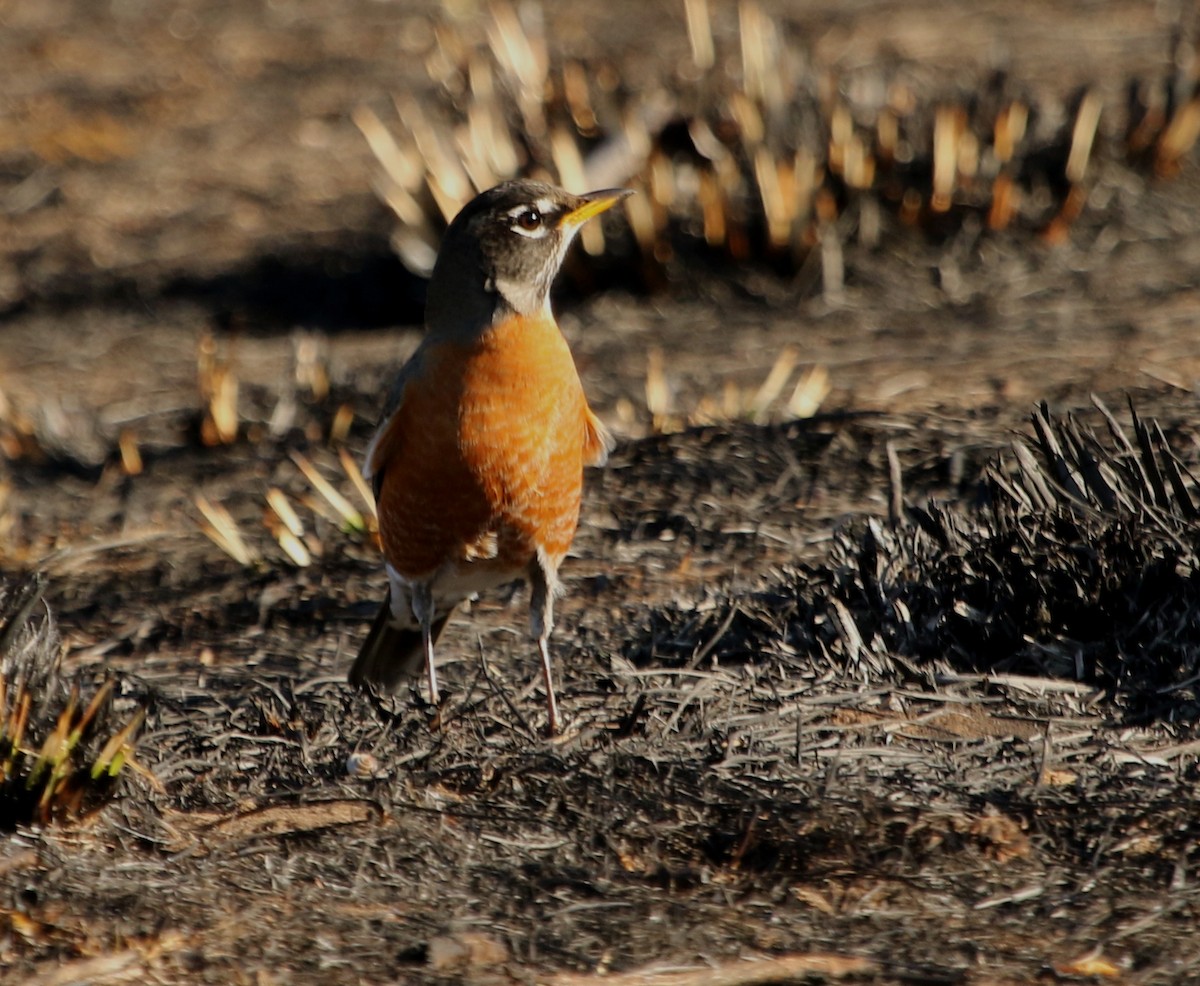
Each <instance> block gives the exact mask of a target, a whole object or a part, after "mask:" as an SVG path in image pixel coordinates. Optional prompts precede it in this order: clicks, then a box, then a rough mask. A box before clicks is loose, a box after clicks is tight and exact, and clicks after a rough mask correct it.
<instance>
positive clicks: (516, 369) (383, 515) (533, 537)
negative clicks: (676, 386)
mask: <svg viewBox="0 0 1200 986" xmlns="http://www.w3.org/2000/svg"><path fill="white" fill-rule="evenodd" d="M588 413H589V412H588V408H587V402H586V400H585V399H584V395H583V389H582V387H581V386H580V383H579V376H578V374H577V373H576V370H575V364H574V361H573V360H572V359H571V354H570V351H569V350H568V348H567V344H566V342H565V340H564V339H563V338H562V335H561V333H560V332H559V331H558V328H557V327H556V326H555V325H554V323H553V322H549V321H545V320H540V319H539V320H530V319H525V320H518V319H512V320H509V321H508V322H506V323H503V324H501V325H498V326H495V327H494V328H492V329H490V330H489V331H488V332H486V333H484V334H483V335H482V336H481V337H479V338H478V339H477V340H474V341H473V342H472V343H470V344H469V345H463V344H459V343H450V342H446V343H440V344H437V345H434V346H431V347H429V348H428V350H427V352H426V355H425V365H424V371H423V372H422V373H421V374H420V375H418V376H416V377H414V378H413V379H412V380H411V381H409V383H408V385H407V387H406V389H405V392H404V399H403V402H402V404H401V406H400V408H399V409H398V411H397V413H396V415H395V416H394V417H393V420H392V423H391V427H393V428H398V429H401V433H400V434H399V435H398V436H397V438H398V440H397V441H395V442H394V443H389V444H390V445H393V446H394V448H395V453H394V454H393V455H392V456H391V458H390V459H389V460H388V461H387V462H386V463H383V464H382V466H383V469H384V472H383V482H382V485H381V488H380V491H379V513H380V535H381V537H382V540H383V546H384V554H385V556H386V557H387V560H388V562H389V563H390V564H391V565H392V567H393V568H395V569H396V570H397V571H398V572H399V573H400V574H402V575H404V576H406V577H409V578H419V577H421V576H424V575H428V574H430V573H432V572H433V571H434V570H436V569H438V568H440V567H442V566H443V565H444V564H446V563H447V562H450V563H456V564H458V565H463V566H465V565H478V564H489V565H492V566H495V567H496V568H497V569H498V570H508V571H510V573H511V574H510V575H509V577H512V575H515V574H518V573H519V572H520V571H521V570H523V569H524V567H525V566H526V565H528V564H529V561H530V560H531V559H532V557H533V555H534V552H535V551H536V550H537V549H538V548H539V547H540V548H542V549H543V550H544V551H545V552H546V554H547V555H548V556H549V558H550V559H551V561H552V562H553V563H554V564H557V563H558V562H560V561H561V560H562V558H563V556H564V555H565V554H566V553H567V549H568V548H569V547H570V544H571V539H572V538H573V537H574V534H575V527H576V524H577V523H578V518H579V501H580V491H581V486H582V478H583V458H584V444H585V440H586V438H587V435H588V434H590V432H589V431H588V427H589V426H588V421H589V419H588ZM492 556H494V560H491V561H489V558H492Z"/></svg>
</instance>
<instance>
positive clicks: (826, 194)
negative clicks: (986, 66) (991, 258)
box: [355, 0, 1200, 300]
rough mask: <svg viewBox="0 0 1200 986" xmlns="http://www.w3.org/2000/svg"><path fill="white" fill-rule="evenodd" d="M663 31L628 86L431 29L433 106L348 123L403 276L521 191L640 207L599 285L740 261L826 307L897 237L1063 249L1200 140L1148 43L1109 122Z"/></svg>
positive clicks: (696, 14) (523, 22) (514, 37)
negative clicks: (671, 49)
mask: <svg viewBox="0 0 1200 986" xmlns="http://www.w3.org/2000/svg"><path fill="white" fill-rule="evenodd" d="M680 12H681V14H684V15H686V16H681V17H680V19H679V32H680V36H681V37H682V36H683V33H684V31H685V20H686V33H687V37H688V40H689V42H690V49H691V58H690V60H689V59H679V60H677V61H671V60H669V59H664V60H663V63H664V64H662V65H661V66H660V67H659V68H658V69H657V70H653V71H651V72H649V73H647V72H646V71H645V69H644V68H643V69H642V71H641V76H640V77H636V78H635V77H634V75H635V72H636V71H637V69H635V68H633V67H631V66H628V65H623V64H621V63H620V62H616V61H613V60H612V59H609V58H605V57H599V58H594V59H589V58H586V57H578V56H572V55H564V54H563V53H562V52H561V51H558V50H557V48H558V47H559V46H556V45H555V44H553V39H551V38H549V37H548V36H547V35H546V33H545V31H544V24H543V23H542V21H541V20H540V18H536V17H528V16H525V15H526V14H528V13H529V11H527V10H525V9H524V8H522V9H520V10H518V9H516V8H515V7H514V6H513V5H510V4H508V3H495V4H492V5H491V7H490V11H489V14H490V16H489V17H488V18H486V19H482V18H481V19H480V20H482V21H484V26H485V30H484V31H480V30H479V27H480V24H479V23H477V22H475V21H474V20H472V21H471V22H470V23H467V22H463V21H455V20H454V19H453V18H451V17H445V18H443V19H442V20H441V21H440V22H439V23H437V25H436V29H435V30H434V31H432V32H429V34H428V36H427V37H426V38H425V41H424V43H423V44H422V45H421V46H420V50H414V51H413V54H414V55H415V56H417V57H419V58H422V59H423V61H424V64H425V67H426V69H427V72H428V75H429V80H430V83H431V84H432V85H433V87H434V93H435V95H436V97H437V98H435V99H432V100H425V101H422V102H420V103H418V102H417V100H416V99H414V98H412V97H411V96H400V97H398V98H397V99H396V103H395V123H391V122H385V118H381V117H380V116H378V115H377V114H376V113H375V112H374V111H373V110H371V109H369V108H367V107H360V108H359V109H358V110H357V111H356V112H355V122H356V123H357V124H358V126H359V128H360V129H361V131H362V132H363V135H364V136H365V137H366V139H367V141H368V143H369V144H370V147H371V149H372V151H373V152H374V154H375V157H376V159H377V160H378V162H379V165H380V173H379V176H378V180H377V189H378V192H379V195H380V197H381V198H382V199H383V200H384V201H385V202H386V203H387V204H388V205H389V206H390V207H391V208H392V210H393V211H394V212H395V213H396V216H397V218H398V219H399V221H400V226H399V228H398V229H397V232H396V236H395V245H396V248H397V251H398V252H399V254H400V256H401V258H402V259H403V261H404V262H405V264H406V265H407V266H408V267H409V268H410V269H412V270H413V271H414V272H418V273H427V272H428V270H429V269H430V268H431V266H432V262H433V258H434V256H435V255H436V245H437V243H438V241H439V239H440V235H441V231H442V230H443V229H444V228H445V224H446V223H448V222H449V221H450V219H451V218H452V217H453V216H454V214H455V213H456V212H457V211H458V210H459V209H460V208H461V207H462V206H463V205H464V204H465V203H466V202H467V201H468V200H469V199H470V198H471V197H472V196H473V195H474V194H475V193H476V192H478V191H480V190H482V189H484V188H487V187H489V186H490V185H493V184H495V183H497V182H499V181H502V180H504V179H508V178H513V177H518V176H527V177H536V178H544V179H549V180H552V181H557V182H558V183H560V184H562V185H565V186H567V187H568V188H570V189H572V190H574V191H583V190H584V189H585V188H598V187H606V186H612V185H623V186H628V187H632V188H635V189H636V190H638V192H639V194H638V195H636V196H633V197H632V198H630V199H628V200H627V201H626V202H625V203H624V215H625V220H626V224H625V228H624V229H621V230H620V231H619V233H617V229H616V224H612V225H611V226H610V228H609V232H608V235H607V239H606V233H605V232H604V231H603V230H602V228H601V226H600V225H599V224H595V225H593V226H591V227H589V228H587V229H585V230H584V231H583V236H582V239H583V245H584V248H585V250H586V251H587V252H588V253H589V254H591V255H593V257H596V258H605V259H606V261H607V263H603V262H602V263H599V264H597V263H595V262H593V263H592V264H590V265H589V268H590V269H591V270H592V271H593V274H594V272H595V271H596V270H602V269H604V268H605V267H606V266H607V267H609V268H610V269H613V270H615V271H616V272H617V273H618V274H621V273H623V274H625V275H626V276H627V277H628V278H629V279H630V280H633V281H635V282H640V283H641V284H642V285H644V286H647V287H650V288H654V287H657V286H660V285H662V284H663V283H665V282H666V281H667V280H668V279H669V278H670V277H671V276H672V275H673V274H675V273H676V272H677V271H678V269H679V267H680V265H679V263H678V260H679V259H680V258H688V259H691V260H693V261H696V260H702V258H704V257H710V258H712V259H716V260H718V261H720V262H722V263H727V262H730V261H732V262H733V263H734V264H741V263H745V262H747V261H751V262H760V263H765V264H766V265H768V266H772V267H775V268H777V269H779V270H780V271H781V272H785V273H788V274H792V273H799V274H801V275H802V279H804V280H807V278H806V277H804V275H806V274H808V273H810V272H811V273H813V274H815V275H816V276H817V277H819V280H820V289H821V290H822V292H823V293H824V294H825V295H826V297H827V298H829V299H830V300H836V299H837V298H839V297H840V296H841V293H842V290H843V282H844V277H845V261H844V257H843V251H842V246H843V244H845V243H848V242H859V243H862V244H864V245H866V246H867V247H868V248H873V247H874V246H876V245H877V244H878V243H879V242H880V241H881V239H882V237H883V236H885V235H887V234H888V233H889V232H890V231H893V230H896V229H900V228H905V227H908V228H915V229H919V230H921V231H922V232H923V233H924V234H925V235H927V236H929V237H931V238H932V239H934V240H937V241H948V240H951V239H953V238H955V237H956V235H957V234H958V233H959V232H960V231H963V230H966V231H968V232H969V234H970V236H971V237H974V236H976V235H977V234H979V233H998V232H1001V231H1004V230H1020V231H1023V232H1024V233H1026V234H1033V235H1036V236H1038V237H1039V238H1041V239H1042V240H1043V241H1044V242H1046V243H1049V244H1058V243H1062V242H1065V241H1066V240H1067V239H1068V238H1069V236H1070V231H1071V228H1072V225H1073V224H1074V223H1075V221H1076V220H1077V219H1078V218H1079V217H1080V216H1081V215H1082V214H1083V213H1084V210H1085V209H1086V208H1087V207H1088V204H1089V197H1091V193H1092V190H1093V188H1094V186H1095V185H1096V184H1097V179H1098V177H1099V178H1102V176H1103V170H1104V168H1105V167H1107V166H1108V165H1109V164H1113V163H1117V164H1123V165H1130V166H1132V167H1134V168H1136V169H1139V170H1141V171H1143V172H1148V173H1152V174H1154V175H1156V176H1159V177H1165V176H1171V175H1174V174H1176V173H1178V171H1179V170H1180V168H1181V164H1182V162H1183V161H1184V160H1186V158H1187V156H1188V155H1189V154H1190V153H1191V151H1192V149H1193V147H1194V145H1195V142H1196V138H1197V135H1198V134H1200V100H1197V98H1196V97H1195V95H1194V93H1195V81H1194V79H1192V78H1191V76H1190V75H1189V74H1188V70H1187V69H1185V68H1184V67H1183V66H1182V64H1176V65H1175V66H1174V67H1172V65H1171V59H1170V57H1169V50H1168V49H1167V46H1166V45H1164V52H1163V54H1164V71H1163V73H1162V77H1160V78H1154V79H1130V80H1129V85H1128V92H1129V93H1130V98H1129V100H1128V101H1127V102H1126V104H1125V105H1105V104H1104V101H1103V100H1102V97H1101V88H1100V87H1099V86H1085V87H1082V88H1080V89H1078V90H1076V91H1074V92H1072V93H1068V94H1063V95H1061V96H1047V95H1046V94H1035V93H1034V92H1032V91H1031V87H1029V86H1027V85H1024V84H1023V83H1022V81H1021V80H1020V79H1018V78H1014V77H1013V76H1012V75H1011V73H1008V72H1005V71H991V72H986V73H985V72H983V71H981V72H980V73H979V74H978V75H977V76H976V77H974V78H970V79H964V78H961V77H958V78H954V79H949V78H947V79H944V80H942V81H941V83H940V84H939V85H938V86H937V87H936V88H935V89H933V91H931V87H929V86H928V85H924V84H922V83H921V81H920V80H922V79H927V78H928V69H927V67H925V66H922V65H920V64H914V63H907V62H905V61H904V60H902V59H900V58H898V57H892V58H880V59H876V60H873V61H871V62H870V63H869V64H865V65H857V66H849V67H843V68H840V69H838V68H823V67H821V66H819V65H818V64H817V63H816V60H815V59H814V58H813V57H812V54H811V52H810V51H809V50H808V49H807V48H806V45H805V43H804V40H803V38H802V37H801V36H799V32H798V31H797V30H796V29H795V28H794V27H793V26H792V25H789V24H788V23H787V22H786V20H776V19H774V18H772V17H771V16H769V15H767V14H766V13H765V12H764V11H762V9H761V8H760V7H759V5H758V4H757V3H756V2H754V0H743V2H742V3H740V4H739V5H738V7H737V11H736V18H734V17H733V16H732V14H733V12H732V10H725V11H721V12H720V15H719V16H713V14H712V12H710V8H709V5H708V4H706V3H699V2H695V3H694V2H690V0H685V3H683V4H682V5H681V11H680ZM1180 30H1181V32H1182V31H1184V30H1185V29H1184V26H1183V25H1182V24H1181V25H1180ZM635 64H636V63H635ZM647 76H648V77H647ZM391 115H392V114H390V113H389V114H387V116H391ZM613 233H617V235H613ZM576 273H579V275H580V279H581V280H586V279H587V277H589V276H592V275H584V274H582V273H581V272H576Z"/></svg>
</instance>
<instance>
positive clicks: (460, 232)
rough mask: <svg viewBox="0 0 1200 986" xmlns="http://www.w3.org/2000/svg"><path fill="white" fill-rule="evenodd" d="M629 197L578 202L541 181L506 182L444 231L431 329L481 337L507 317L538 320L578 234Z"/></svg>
mask: <svg viewBox="0 0 1200 986" xmlns="http://www.w3.org/2000/svg"><path fill="white" fill-rule="evenodd" d="M628 194H630V193H629V192H628V191H625V190H623V189H605V190H603V191H599V192H589V193H587V194H586V195H572V194H571V193H570V192H564V191H563V190H562V189H561V188H556V187H555V186H554V185H548V184H546V183H545V182H541V181H532V180H529V179H518V180H516V181H506V182H504V183H503V184H500V185H497V186H495V187H494V188H489V189H488V190H487V191H486V192H483V193H481V194H480V195H478V196H476V197H475V198H474V199H472V200H471V201H470V202H468V203H467V204H466V205H465V206H464V207H463V209H462V211H461V212H459V214H458V215H457V216H455V217H454V221H453V222H452V223H451V224H450V226H449V228H448V229H447V230H446V235H445V237H444V238H443V240H442V247H441V250H440V251H439V252H438V258H437V264H436V265H435V266H434V268H433V277H432V278H431V280H430V282H429V299H428V303H427V308H426V321H427V323H428V324H429V327H430V328H431V329H450V330H455V329H457V330H459V331H461V330H463V329H467V330H468V331H469V330H470V328H471V326H469V325H456V324H453V323H455V322H457V321H459V320H461V319H464V316H465V320H466V321H467V322H469V323H474V325H473V327H474V328H476V329H478V328H482V327H483V325H486V324H490V323H491V321H492V319H493V318H494V317H496V316H502V315H504V314H507V313H515V314H518V315H535V314H537V313H539V312H541V311H543V310H544V309H545V308H546V306H547V305H548V304H549V297H550V285H551V284H552V283H553V281H554V277H555V275H556V274H557V273H558V270H559V268H560V267H561V266H562V262H563V258H564V257H565V256H566V254H567V248H568V247H569V246H570V245H571V241H572V240H574V238H575V234H576V233H577V232H579V229H580V227H582V226H583V224H584V223H585V222H587V221H588V220H589V219H591V218H592V217H593V216H598V215H599V214H600V213H602V212H604V210H606V209H608V208H609V207H610V206H612V205H614V204H615V203H616V202H618V201H620V200H621V199H622V198H624V197H625V196H626V195H628Z"/></svg>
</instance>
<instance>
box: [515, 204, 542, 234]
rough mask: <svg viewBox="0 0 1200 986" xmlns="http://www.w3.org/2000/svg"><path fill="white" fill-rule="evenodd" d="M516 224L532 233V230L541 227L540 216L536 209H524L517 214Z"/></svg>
mask: <svg viewBox="0 0 1200 986" xmlns="http://www.w3.org/2000/svg"><path fill="white" fill-rule="evenodd" d="M516 222H517V225H518V226H520V227H521V229H524V230H528V231H529V232H533V230H535V229H537V228H538V227H539V226H540V225H542V214H541V213H540V212H538V211H537V209H526V210H525V211H524V212H520V213H518V214H517V217H516Z"/></svg>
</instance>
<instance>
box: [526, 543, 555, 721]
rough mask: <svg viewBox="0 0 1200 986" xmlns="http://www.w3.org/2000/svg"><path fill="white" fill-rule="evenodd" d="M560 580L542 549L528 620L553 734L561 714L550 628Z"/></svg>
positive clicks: (533, 568)
mask: <svg viewBox="0 0 1200 986" xmlns="http://www.w3.org/2000/svg"><path fill="white" fill-rule="evenodd" d="M557 583H558V579H557V577H556V574H555V572H554V570H553V568H551V567H550V565H549V561H548V560H547V559H546V558H544V557H542V553H541V552H540V551H539V552H538V556H537V557H536V558H534V560H533V562H532V563H531V564H530V566H529V585H530V590H531V591H530V599H529V610H530V612H529V622H530V625H531V626H532V629H533V635H534V637H536V638H537V649H538V656H540V657H541V659H542V679H543V680H544V681H545V683H546V706H547V708H548V709H549V713H550V735H552V736H553V735H554V734H556V733H557V732H558V731H559V729H560V727H561V725H562V724H561V722H560V720H559V718H558V700H557V699H556V698H555V697H554V674H553V672H552V670H551V668H550V631H551V630H553V629H554V589H555V587H556V585H557Z"/></svg>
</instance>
